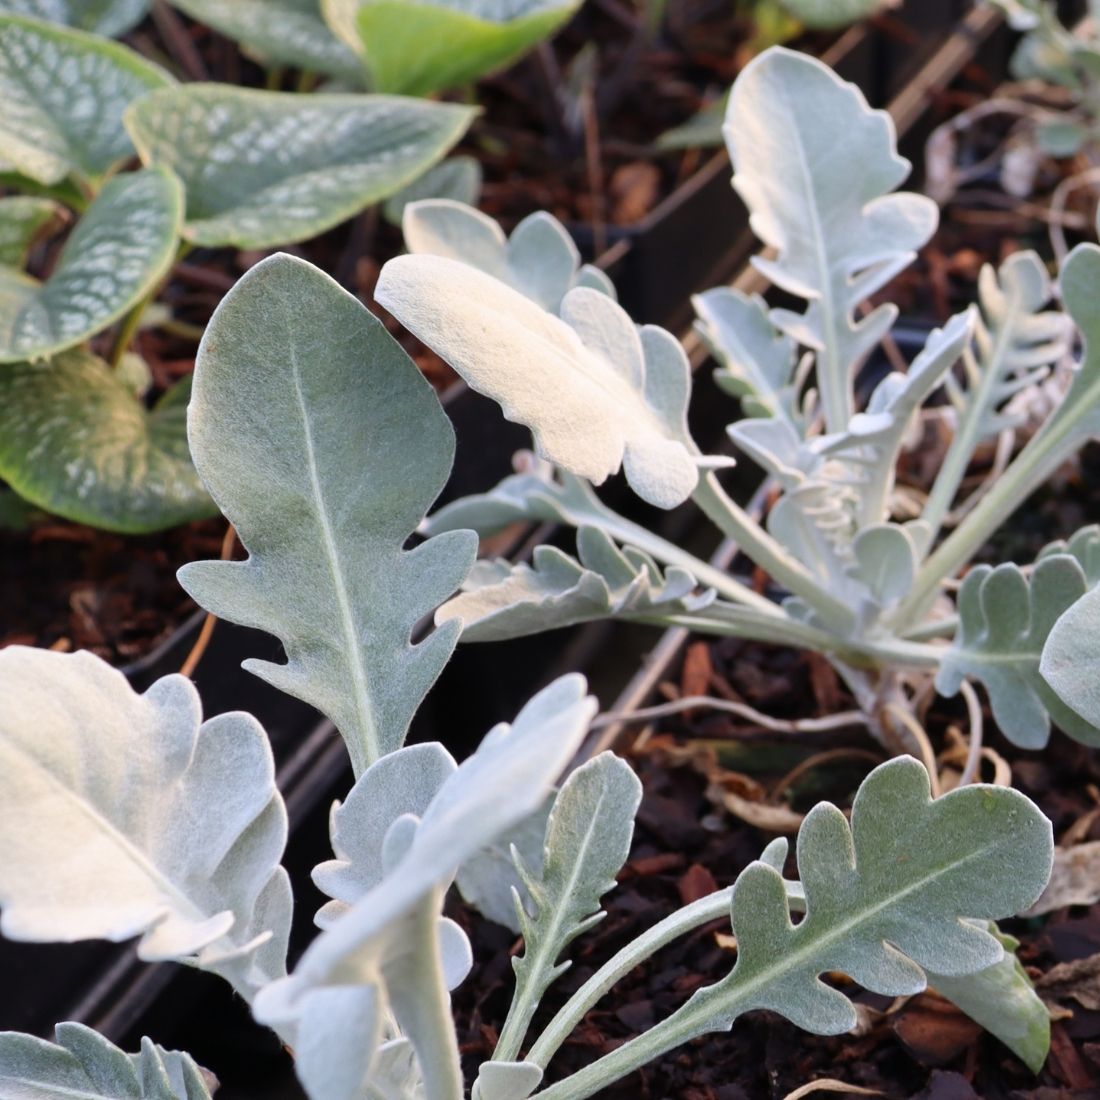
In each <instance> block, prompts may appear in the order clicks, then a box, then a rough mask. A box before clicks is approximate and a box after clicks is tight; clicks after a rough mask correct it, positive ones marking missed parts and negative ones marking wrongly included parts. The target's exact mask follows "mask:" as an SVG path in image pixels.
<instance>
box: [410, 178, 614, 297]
mask: <svg viewBox="0 0 1100 1100" xmlns="http://www.w3.org/2000/svg"><path fill="white" fill-rule="evenodd" d="M402 229H403V231H404V234H405V246H406V247H407V248H408V250H409V251H410V252H412V253H419V254H425V255H429V256H445V257H448V258H449V259H452V260H461V261H462V262H463V263H467V264H470V266H471V267H476V268H477V269H478V270H479V271H484V272H485V274H486V275H492V276H493V278H494V279H499V280H500V281H501V282H502V283H506V284H507V285H508V286H510V287H511V288H512V289H513V290H518V291H519V292H520V294H522V295H524V297H526V298H530V299H531V301H533V302H535V303H537V304H538V305H540V306H542V308H543V309H548V310H550V312H552V313H558V312H560V310H561V305H562V299H563V298H564V297H565V295H566V294H567V293H568V292H569V291H570V290H572V289H573V288H574V287H576V286H581V285H585V286H589V287H592V288H593V289H596V290H602V291H603V292H604V293H606V294H607V295H608V296H609V297H611V298H614V297H615V288H614V286H613V285H612V284H611V281H610V280H609V279H608V278H607V276H606V275H604V273H603V272H602V271H600V270H599V269H598V268H595V267H592V266H591V265H590V264H584V265H583V266H582V264H581V255H580V252H578V251H577V246H576V245H575V244H574V243H573V238H572V237H570V236H569V232H568V230H566V228H565V226H563V225H562V224H561V222H559V221H558V220H557V218H555V217H553V216H551V215H550V214H547V213H546V212H545V211H542V210H540V211H539V212H538V213H535V214H530V215H529V216H528V217H526V218H524V219H523V220H522V221H521V222H520V223H519V224H518V225H517V226H516V227H515V229H513V230H512V235H511V237H506V236H505V235H504V232H503V230H502V229H501V228H500V226H499V225H498V224H497V223H496V222H495V221H493V219H492V218H490V217H488V216H487V215H485V214H482V213H481V211H480V210H475V209H474V208H473V207H472V206H468V205H466V204H465V203H462V202H456V201H454V200H452V199H445V198H444V199H426V200H424V201H421V202H417V203H413V204H411V205H410V206H409V207H407V208H406V210H405V215H404V218H403V221H402Z"/></svg>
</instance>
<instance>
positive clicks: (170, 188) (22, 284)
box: [0, 168, 183, 373]
mask: <svg viewBox="0 0 1100 1100" xmlns="http://www.w3.org/2000/svg"><path fill="white" fill-rule="evenodd" d="M182 215H183V192H182V190H181V188H180V185H179V181H178V180H177V179H176V178H175V176H173V175H172V174H171V172H168V171H166V170H165V169H162V168H153V169H148V170H145V171H142V172H130V173H127V174H126V175H122V176H116V177H115V178H114V179H112V180H109V181H108V182H107V183H106V184H105V185H104V187H103V190H102V191H101V192H100V193H99V195H98V196H97V197H96V199H95V201H94V202H93V203H92V205H91V206H90V207H89V208H88V211H87V213H86V214H85V215H84V216H83V217H82V218H81V219H80V221H79V223H78V224H77V226H76V228H75V229H74V230H73V232H72V235H71V236H70V237H69V239H68V240H67V241H66V242H65V247H64V248H63V249H62V250H61V254H60V255H59V256H58V259H57V263H56V264H55V265H54V268H53V271H52V273H51V274H50V277H49V278H48V279H47V280H46V281H45V282H44V283H39V282H38V281H37V280H35V279H32V278H31V277H30V276H28V275H23V274H22V273H21V272H18V271H15V270H14V269H12V268H0V364H3V363H16V362H19V361H20V360H23V359H39V358H42V357H43V356H46V355H52V354H54V353H56V352H58V351H63V350H64V349H66V348H71V347H75V346H76V345H77V344H80V343H83V342H84V341H85V340H87V339H88V338H89V337H91V336H94V335H95V334H96V333H97V332H102V331H103V329H105V328H107V327H108V326H109V325H111V324H113V323H114V322H115V321H117V320H118V319H119V318H120V317H122V315H123V314H125V313H126V312H127V311H128V310H129V309H131V308H132V307H133V306H134V305H135V304H136V303H137V302H138V301H140V300H141V299H142V298H143V297H144V296H145V295H147V294H149V293H150V292H151V291H152V290H153V289H154V288H155V287H156V286H157V284H158V283H159V282H160V280H161V278H163V276H164V275H165V274H166V273H167V271H168V269H169V268H170V267H171V265H172V260H173V259H174V257H175V255H176V245H177V243H178V239H179V227H180V220H181V218H182ZM2 371H3V367H2V366H0V373H2Z"/></svg>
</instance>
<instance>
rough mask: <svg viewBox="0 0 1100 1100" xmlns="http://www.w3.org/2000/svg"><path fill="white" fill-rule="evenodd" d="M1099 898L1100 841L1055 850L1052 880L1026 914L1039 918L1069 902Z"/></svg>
mask: <svg viewBox="0 0 1100 1100" xmlns="http://www.w3.org/2000/svg"><path fill="white" fill-rule="evenodd" d="M1095 901H1100V840H1093V841H1090V842H1089V843H1087V844H1077V845H1075V846H1074V847H1072V848H1056V849H1055V850H1054V868H1053V870H1052V871H1051V874H1050V882H1048V883H1047V888H1046V889H1045V890H1044V891H1043V893H1042V896H1041V897H1040V898H1039V900H1038V901H1037V902H1036V903H1035V904H1034V905H1033V906H1032V907H1031V908H1030V909H1029V910H1027V912H1026V913H1024V914H1023V915H1024V916H1026V917H1037V916H1040V915H1042V914H1043V913H1051V912H1053V911H1054V910H1055V909H1064V908H1065V907H1066V906H1067V905H1092V904H1093V902H1095Z"/></svg>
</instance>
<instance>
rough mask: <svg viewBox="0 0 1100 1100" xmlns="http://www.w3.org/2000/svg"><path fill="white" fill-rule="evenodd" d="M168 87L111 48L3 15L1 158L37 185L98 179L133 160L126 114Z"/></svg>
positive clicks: (134, 57) (156, 72) (163, 76)
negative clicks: (72, 177)
mask: <svg viewBox="0 0 1100 1100" xmlns="http://www.w3.org/2000/svg"><path fill="white" fill-rule="evenodd" d="M172 83H173V81H172V78H171V77H170V76H169V75H168V74H167V73H165V72H164V71H163V70H161V69H159V68H158V67H157V66H155V65H151V64H150V63H149V62H148V61H145V60H144V59H143V58H142V57H140V56H139V55H138V54H136V53H134V51H133V50H130V49H127V48H126V47H125V46H120V45H118V44H117V43H115V42H108V41H106V40H105V39H102V38H99V37H97V36H95V35H91V34H85V33H84V32H82V31H75V30H70V29H68V28H67V27H56V26H52V25H50V24H48V23H43V22H40V21H38V20H35V19H24V18H21V17H19V16H14V15H0V102H3V104H4V110H3V112H2V114H0V158H2V160H3V161H4V164H5V166H6V167H8V168H11V169H13V170H15V171H18V172H21V173H22V174H23V175H25V176H28V177H30V178H31V179H32V180H35V181H37V182H38V183H44V184H54V183H60V182H61V181H62V180H63V179H65V177H66V176H69V175H75V176H79V177H83V178H85V179H87V180H92V181H95V180H98V179H99V178H100V177H102V176H104V175H105V174H106V173H107V172H108V171H110V169H111V168H113V167H114V166H115V165H117V164H118V163H119V162H120V161H123V160H126V159H127V158H128V157H132V156H133V155H134V147H133V145H132V144H131V142H130V138H129V137H128V136H127V134H126V130H125V129H124V127H123V125H122V113H123V111H124V110H125V109H126V107H127V106H128V105H129V104H130V103H132V102H133V101H134V100H136V99H139V98H140V97H141V96H143V95H145V94H146V93H148V92H150V91H152V90H153V89H155V88H164V87H166V86H168V85H170V84H172Z"/></svg>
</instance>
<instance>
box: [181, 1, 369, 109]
mask: <svg viewBox="0 0 1100 1100" xmlns="http://www.w3.org/2000/svg"><path fill="white" fill-rule="evenodd" d="M172 4H173V6H174V7H177V8H179V9H180V11H182V12H186V13H187V14H188V15H189V16H191V18H192V19H197V20H198V21H199V22H200V23H205V24H206V25H207V26H208V27H212V28H213V29H214V30H216V31H217V32H218V33H219V34H224V35H225V36H226V38H232V39H233V40H234V41H235V42H239V43H240V44H241V45H242V46H244V47H245V48H246V49H248V50H249V51H251V52H253V53H255V54H257V55H259V56H260V57H261V58H263V59H264V60H265V61H268V62H272V63H275V64H278V65H292V66H294V67H295V68H298V69H304V70H306V71H310V72H318V73H324V74H326V75H327V76H332V77H335V78H336V79H338V80H342V81H346V82H347V83H348V84H349V85H350V86H351V87H356V86H358V85H361V84H362V83H363V80H364V77H365V75H366V74H365V72H364V70H363V63H362V61H360V59H359V55H358V54H357V53H356V52H355V51H354V50H352V49H350V48H349V47H348V46H347V45H345V44H344V43H343V42H341V41H340V39H339V38H337V37H336V36H335V35H334V34H333V33H332V31H331V30H329V28H328V26H327V24H326V23H325V21H324V19H322V17H321V4H320V0H232V2H231V3H226V2H225V0H172Z"/></svg>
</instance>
